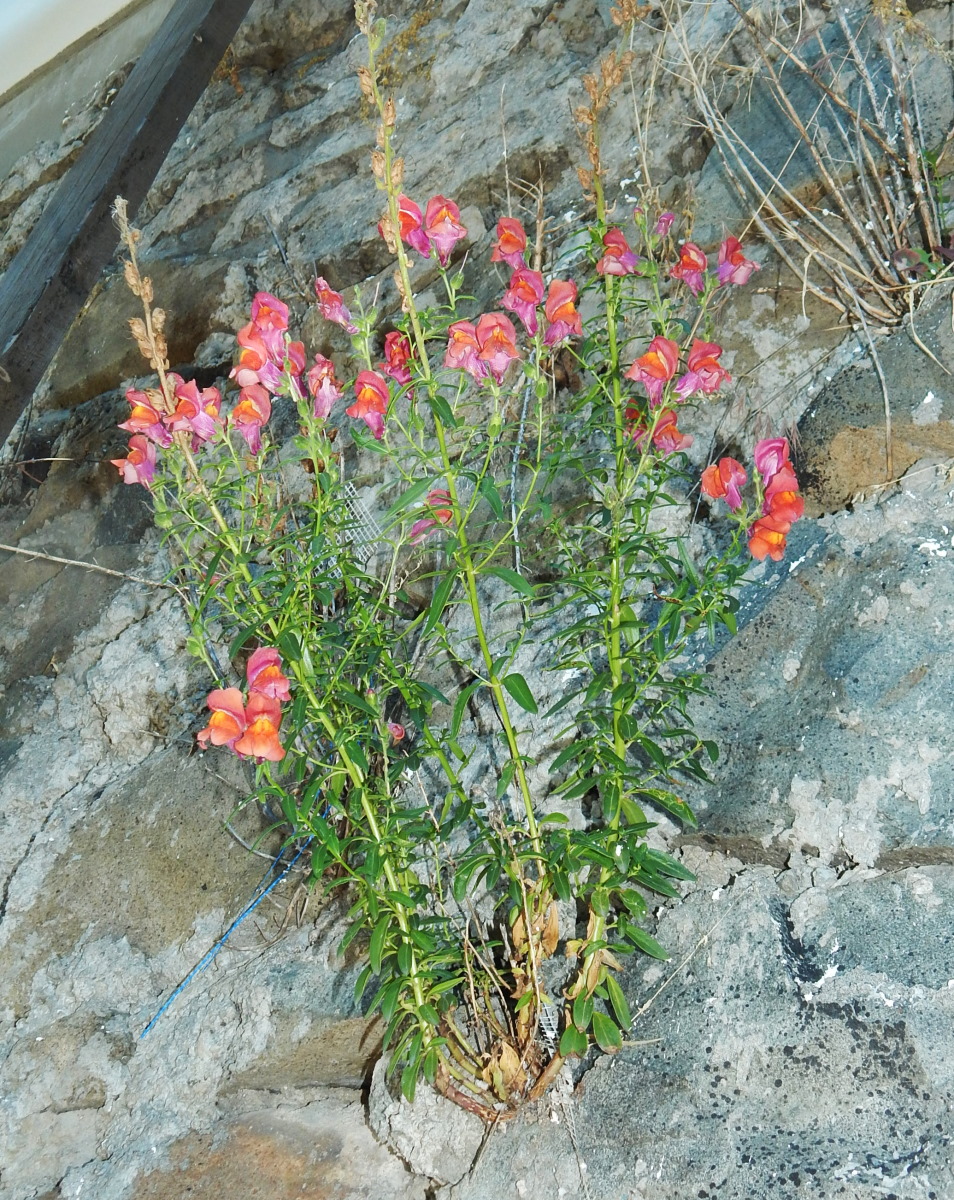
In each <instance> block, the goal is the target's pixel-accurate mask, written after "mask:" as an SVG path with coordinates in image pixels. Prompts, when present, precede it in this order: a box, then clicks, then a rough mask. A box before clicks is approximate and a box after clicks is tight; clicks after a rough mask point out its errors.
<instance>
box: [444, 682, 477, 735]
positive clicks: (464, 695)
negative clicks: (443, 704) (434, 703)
mask: <svg viewBox="0 0 954 1200" xmlns="http://www.w3.org/2000/svg"><path fill="white" fill-rule="evenodd" d="M482 686H483V680H482V679H475V680H474V682H473V683H471V684H468V686H467V687H465V688H464V690H463V691H462V692H461V693H460V694H459V695H458V697H457V699H456V700H455V701H454V715H453V717H452V718H451V738H452V739H454V740H455V741H456V739H457V736H458V734H459V733H460V726H461V722H462V721H463V719H464V709H465V708H466V707H467V701H468V700H469V699H470V698H471V696H472V695H473V694H474V692H476V691H477V690H478V688H480V687H482Z"/></svg>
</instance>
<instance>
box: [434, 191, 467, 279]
mask: <svg viewBox="0 0 954 1200" xmlns="http://www.w3.org/2000/svg"><path fill="white" fill-rule="evenodd" d="M424 232H425V233H426V234H427V236H428V238H429V239H430V240H431V241H432V242H433V243H434V246H435V248H436V250H437V258H438V261H439V262H440V264H441V266H442V267H446V266H447V263H448V261H449V259H450V256H451V251H452V250H453V249H454V246H455V245H456V244H457V242H459V241H460V239H461V238H462V237H466V236H467V230H466V229H465V228H464V226H463V225H461V223H460V209H459V208H458V207H457V205H456V204H455V203H454V201H453V200H448V199H447V197H446V196H432V197H431V198H430V200H428V202H427V208H426V210H425V213H424Z"/></svg>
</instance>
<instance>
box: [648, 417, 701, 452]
mask: <svg viewBox="0 0 954 1200" xmlns="http://www.w3.org/2000/svg"><path fill="white" fill-rule="evenodd" d="M692 440H693V439H692V435H691V434H688V433H682V432H680V430H679V426H678V425H677V424H676V414H675V412H674V411H673V410H672V409H671V408H664V409H662V410H661V412H660V413H659V416H658V417H657V418H656V421H655V424H654V427H653V445H654V446H655V447H656V449H657V450H661V451H662V452H663V454H675V453H676V451H677V450H688V449H689V447H690V446H691V445H692Z"/></svg>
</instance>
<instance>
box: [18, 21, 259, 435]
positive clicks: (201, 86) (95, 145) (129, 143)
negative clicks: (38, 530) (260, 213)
mask: <svg viewBox="0 0 954 1200" xmlns="http://www.w3.org/2000/svg"><path fill="white" fill-rule="evenodd" d="M250 6H251V0H177V3H176V4H175V5H174V6H173V8H172V11H171V12H170V13H169V15H168V16H167V17H166V19H165V21H164V22H163V24H162V25H161V27H160V28H159V29H158V31H157V32H156V34H155V36H154V37H153V39H152V41H151V42H150V43H149V45H148V46H147V47H146V49H145V50H144V51H143V53H142V55H141V56H140V58H139V61H138V62H137V63H136V65H135V67H133V69H132V71H131V72H130V73H129V78H128V79H127V80H126V82H125V84H124V85H123V87H122V88H121V90H120V92H119V94H118V95H117V96H116V98H115V99H114V100H113V103H112V105H111V106H110V108H109V110H108V111H107V112H106V114H105V116H104V117H103V119H102V121H101V122H100V124H99V125H98V126H97V127H96V129H95V130H94V131H93V133H92V134H91V136H90V139H89V141H88V142H87V144H86V146H85V147H84V148H83V151H82V153H81V154H80V156H79V158H78V159H77V160H76V162H75V163H74V164H73V166H72V167H71V168H70V169H69V171H67V173H66V175H65V176H64V177H63V179H62V181H61V182H60V186H59V188H58V189H57V191H56V193H55V194H54V196H53V197H52V199H51V200H50V202H49V204H48V205H47V207H46V208H45V209H44V211H43V214H42V216H41V217H40V219H39V220H38V221H37V223H36V226H35V227H34V229H33V231H32V232H31V234H30V236H29V237H28V239H27V241H26V243H25V244H24V245H23V247H22V248H21V249H20V252H19V253H18V254H17V256H16V257H15V258H14V259H13V261H12V262H11V263H10V266H9V267H8V268H7V270H6V271H5V273H4V275H3V277H2V279H0V368H2V370H0V443H2V442H3V441H5V440H6V438H7V436H8V435H9V433H10V430H11V429H12V428H13V426H14V424H15V423H16V420H17V418H18V417H19V415H20V413H21V412H22V411H23V409H24V408H25V407H26V405H27V403H28V402H29V400H30V397H31V396H32V395H33V392H34V390H35V388H36V386H37V384H38V383H39V382H40V379H41V378H42V376H43V373H44V371H45V370H46V368H47V367H48V366H49V364H50V362H51V361H52V359H53V356H54V354H55V353H56V351H57V349H58V347H59V345H60V343H61V342H62V340H63V338H64V337H65V335H66V333H67V331H68V330H69V328H70V326H71V325H72V324H73V321H74V320H75V319H76V316H77V314H78V313H79V311H80V309H81V308H82V307H83V305H84V304H85V303H86V301H87V299H88V297H89V294H90V292H91V291H92V290H93V287H94V286H95V284H96V282H97V280H98V279H99V277H100V275H101V274H102V271H103V268H104V267H105V265H106V264H107V263H108V262H109V260H110V259H111V257H112V255H113V253H114V252H115V249H116V243H117V241H118V234H117V231H116V228H115V226H114V224H113V221H112V218H111V216H110V206H111V205H112V203H113V201H114V200H115V198H116V197H117V196H125V198H126V199H127V200H128V202H129V212H130V216H132V215H133V214H134V213H135V212H136V209H137V208H138V207H139V205H140V203H141V202H142V200H143V199H144V197H145V195H146V193H147V192H148V191H149V188H150V186H151V184H152V181H153V180H154V179H155V177H156V175H157V173H158V171H159V168H160V167H161V166H162V163H163V161H164V160H165V157H166V155H167V154H168V152H169V149H170V147H171V146H172V143H173V142H174V141H175V139H176V136H177V135H178V133H179V130H180V129H181V128H182V125H183V123H184V122H185V120H186V118H187V117H188V115H189V113H190V112H191V111H192V109H193V108H194V107H195V103H196V101H197V100H198V99H199V97H200V96H201V95H202V92H203V91H204V90H205V87H206V86H207V84H208V82H209V78H210V77H211V75H212V72H213V71H214V70H215V68H216V66H217V64H218V63H219V62H220V61H221V59H222V56H223V54H224V53H225V51H226V49H227V48H228V45H229V43H230V42H231V40H232V38H233V37H234V36H235V31H236V30H237V29H238V27H239V25H240V24H241V23H242V20H243V19H244V17H245V15H246V13H247V12H248V10H249V8H250Z"/></svg>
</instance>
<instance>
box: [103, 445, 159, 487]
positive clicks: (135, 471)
mask: <svg viewBox="0 0 954 1200" xmlns="http://www.w3.org/2000/svg"><path fill="white" fill-rule="evenodd" d="M109 461H110V462H111V463H112V464H113V466H114V467H115V468H116V469H117V470H118V471H119V473H120V475H121V476H122V477H123V483H141V484H142V485H143V487H148V486H149V485H150V484H151V483H152V481H153V478H154V477H155V474H156V447H155V443H154V442H151V441H150V440H149V439H148V438H147V437H143V435H142V434H141V433H135V434H133V436H132V437H131V438H130V439H129V450H128V451H127V455H126V457H125V458H111V459H110V460H109Z"/></svg>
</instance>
